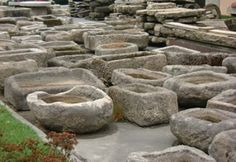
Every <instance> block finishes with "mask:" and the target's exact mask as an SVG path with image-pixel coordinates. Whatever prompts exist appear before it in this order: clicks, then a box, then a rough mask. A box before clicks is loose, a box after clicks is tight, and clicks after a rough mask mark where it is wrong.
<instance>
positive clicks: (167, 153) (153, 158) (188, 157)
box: [126, 145, 216, 162]
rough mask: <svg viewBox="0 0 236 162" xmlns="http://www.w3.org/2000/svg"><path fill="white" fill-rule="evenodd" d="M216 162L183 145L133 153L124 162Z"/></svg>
mask: <svg viewBox="0 0 236 162" xmlns="http://www.w3.org/2000/svg"><path fill="white" fill-rule="evenodd" d="M183 161H187V162H216V161H215V159H213V158H212V157H210V156H208V155H207V154H206V153H204V152H203V151H201V150H198V149H196V148H194V147H189V146H185V145H180V146H175V147H170V148H167V149H165V150H163V151H159V152H150V153H148V152H134V153H131V154H130V155H129V156H128V158H127V161H126V162H183Z"/></svg>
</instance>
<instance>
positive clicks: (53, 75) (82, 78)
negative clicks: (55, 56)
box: [4, 69, 105, 110]
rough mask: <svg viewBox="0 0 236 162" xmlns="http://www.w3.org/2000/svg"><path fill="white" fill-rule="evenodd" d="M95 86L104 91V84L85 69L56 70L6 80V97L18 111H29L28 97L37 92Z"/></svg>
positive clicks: (25, 74) (15, 76)
mask: <svg viewBox="0 0 236 162" xmlns="http://www.w3.org/2000/svg"><path fill="white" fill-rule="evenodd" d="M85 84H86V85H94V86H96V87H98V88H101V89H104V88H105V86H104V84H103V83H102V82H101V81H100V80H99V79H98V78H97V77H95V76H94V75H93V74H92V73H91V72H90V71H88V70H85V69H73V70H70V69H54V70H51V71H40V72H34V73H24V74H17V75H14V76H11V77H9V78H8V79H6V80H5V87H4V97H5V98H6V99H7V100H8V101H9V102H10V103H11V104H12V105H13V106H14V107H15V108H16V109H17V110H29V109H28V106H27V103H26V96H27V95H28V94H29V93H32V92H35V91H46V92H48V93H57V92H62V91H65V90H68V89H70V88H72V87H74V86H76V85H85Z"/></svg>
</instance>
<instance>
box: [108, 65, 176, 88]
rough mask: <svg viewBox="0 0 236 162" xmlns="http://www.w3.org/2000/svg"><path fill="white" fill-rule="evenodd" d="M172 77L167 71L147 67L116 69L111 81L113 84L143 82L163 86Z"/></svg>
mask: <svg viewBox="0 0 236 162" xmlns="http://www.w3.org/2000/svg"><path fill="white" fill-rule="evenodd" d="M169 78H171V75H169V74H167V73H162V72H157V71H151V70H147V69H142V68H140V69H116V70H114V71H113V73H112V77H111V82H112V84H113V85H119V84H129V83H143V84H149V85H152V86H160V87H161V86H162V85H163V83H164V82H165V81H166V80H167V79H169Z"/></svg>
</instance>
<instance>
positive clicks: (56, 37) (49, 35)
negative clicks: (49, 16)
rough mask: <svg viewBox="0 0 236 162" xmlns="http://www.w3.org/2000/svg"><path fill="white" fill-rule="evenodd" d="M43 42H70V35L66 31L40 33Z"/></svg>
mask: <svg viewBox="0 0 236 162" xmlns="http://www.w3.org/2000/svg"><path fill="white" fill-rule="evenodd" d="M41 35H42V37H43V40H44V41H46V42H50V41H72V40H73V38H72V34H71V33H69V32H66V31H45V32H42V33H41Z"/></svg>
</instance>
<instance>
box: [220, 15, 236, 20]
mask: <svg viewBox="0 0 236 162" xmlns="http://www.w3.org/2000/svg"><path fill="white" fill-rule="evenodd" d="M220 19H223V20H227V19H236V17H235V16H228V15H222V16H221V17H220Z"/></svg>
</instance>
